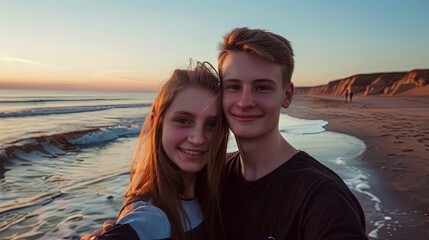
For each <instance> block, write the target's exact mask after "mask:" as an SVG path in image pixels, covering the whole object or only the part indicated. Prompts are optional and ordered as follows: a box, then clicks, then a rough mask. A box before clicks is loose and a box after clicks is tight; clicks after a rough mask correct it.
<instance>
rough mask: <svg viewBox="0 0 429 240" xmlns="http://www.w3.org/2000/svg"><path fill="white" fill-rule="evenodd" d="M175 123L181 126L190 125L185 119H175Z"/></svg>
mask: <svg viewBox="0 0 429 240" xmlns="http://www.w3.org/2000/svg"><path fill="white" fill-rule="evenodd" d="M176 122H177V123H179V124H181V125H189V123H190V122H189V121H188V120H187V119H184V118H179V119H176Z"/></svg>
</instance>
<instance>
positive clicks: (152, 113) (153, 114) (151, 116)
mask: <svg viewBox="0 0 429 240" xmlns="http://www.w3.org/2000/svg"><path fill="white" fill-rule="evenodd" d="M154 119H155V113H154V112H151V113H150V121H151V122H153V120H154Z"/></svg>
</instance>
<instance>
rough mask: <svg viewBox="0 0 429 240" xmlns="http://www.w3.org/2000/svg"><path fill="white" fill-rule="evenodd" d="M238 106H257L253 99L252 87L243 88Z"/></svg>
mask: <svg viewBox="0 0 429 240" xmlns="http://www.w3.org/2000/svg"><path fill="white" fill-rule="evenodd" d="M238 106H239V107H241V108H249V107H254V106H255V101H254V99H253V93H252V90H251V89H248V88H243V90H242V92H241V95H240V99H239V101H238Z"/></svg>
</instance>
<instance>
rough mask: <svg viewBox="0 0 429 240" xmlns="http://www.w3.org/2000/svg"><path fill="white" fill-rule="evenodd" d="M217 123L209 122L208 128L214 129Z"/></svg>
mask: <svg viewBox="0 0 429 240" xmlns="http://www.w3.org/2000/svg"><path fill="white" fill-rule="evenodd" d="M216 124H217V121H213V122H208V123H207V126H209V127H210V128H214V127H216Z"/></svg>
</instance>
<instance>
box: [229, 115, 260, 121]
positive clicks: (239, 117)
mask: <svg viewBox="0 0 429 240" xmlns="http://www.w3.org/2000/svg"><path fill="white" fill-rule="evenodd" d="M231 116H232V117H233V118H235V119H237V120H238V121H242V122H250V121H253V120H255V119H258V118H259V117H260V115H246V114H234V113H231Z"/></svg>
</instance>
